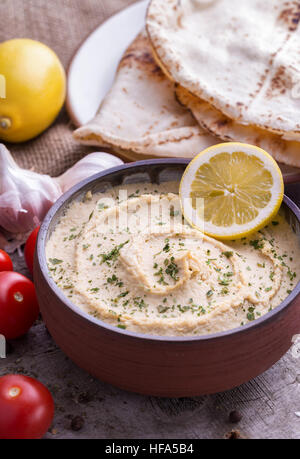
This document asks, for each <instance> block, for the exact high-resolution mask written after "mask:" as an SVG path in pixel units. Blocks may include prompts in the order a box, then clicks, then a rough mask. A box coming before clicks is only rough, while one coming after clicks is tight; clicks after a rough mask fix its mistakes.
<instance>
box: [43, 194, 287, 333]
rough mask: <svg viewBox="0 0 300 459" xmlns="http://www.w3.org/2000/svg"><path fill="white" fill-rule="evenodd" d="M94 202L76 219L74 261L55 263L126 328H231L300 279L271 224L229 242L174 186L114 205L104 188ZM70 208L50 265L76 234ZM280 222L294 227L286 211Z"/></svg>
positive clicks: (103, 314) (89, 306) (92, 307)
mask: <svg viewBox="0 0 300 459" xmlns="http://www.w3.org/2000/svg"><path fill="white" fill-rule="evenodd" d="M81 204H82V203H81ZM83 205H84V204H82V206H83ZM76 206H77V207H78V206H79V204H75V207H76ZM91 206H92V205H91V203H90V204H89V205H88V211H89V218H88V219H87V218H85V219H82V221H81V224H80V225H76V227H75V228H73V232H72V231H71V230H72V228H71V229H70V228H69V231H71V236H69V237H67V242H68V249H67V250H66V249H65V251H66V259H67V261H66V260H58V261H61V263H59V264H58V266H55V267H54V268H53V267H52V268H50V269H52V275H53V277H54V279H56V281H57V283H58V285H59V286H60V287H61V288H62V289H63V290H65V292H68V293H69V296H70V297H71V298H72V300H73V301H74V302H75V303H76V304H78V305H79V306H80V307H82V308H83V309H85V310H87V311H88V312H89V313H91V314H92V315H94V316H95V317H98V318H99V319H101V320H104V321H106V322H109V323H111V324H114V325H116V326H118V327H120V328H128V329H130V330H134V331H139V332H142V333H149V334H156V335H191V334H206V333H212V332H218V331H223V330H227V329H230V328H234V327H237V326H239V325H241V324H244V323H247V322H248V321H250V320H254V319H255V318H256V317H259V316H260V315H262V314H264V313H266V312H267V311H268V310H269V309H270V308H271V307H273V306H276V305H277V304H279V303H280V301H281V299H282V294H283V290H284V289H285V288H287V286H288V283H289V281H290V284H292V283H295V278H296V277H295V276H296V275H295V276H294V278H293V279H291V276H290V278H289V276H287V272H290V273H293V271H292V270H291V268H290V267H288V266H287V264H286V263H285V262H284V261H283V260H284V258H282V256H280V255H279V254H278V251H277V249H276V250H275V248H274V247H277V246H276V244H275V243H274V238H273V237H272V234H269V233H268V230H267V229H266V230H265V232H264V231H262V232H261V233H260V234H258V235H256V236H255V237H257V239H254V240H243V241H237V242H232V243H230V244H226V245H225V244H223V243H222V242H219V241H217V240H215V239H212V238H210V237H208V236H206V235H204V234H202V233H201V232H200V231H197V230H195V229H192V228H191V227H190V226H189V225H187V224H185V223H184V222H183V221H182V215H181V213H180V202H179V197H178V195H175V194H173V193H166V194H160V193H157V194H152V193H151V194H140V195H138V193H136V194H135V195H134V197H132V198H131V199H126V200H124V201H123V202H120V201H119V200H114V201H112V202H110V203H109V204H108V205H106V204H104V203H103V197H102V196H100V199H99V196H98V201H97V202H96V201H95V200H94V201H93V211H92V212H90V210H91V208H92V207H91ZM77 212H78V209H77ZM70 216H71V217H72V218H73V217H74V218H75V212H74V215H73V214H72V212H71V213H70V214H69V217H70ZM67 217H68V214H67V215H66V216H65V217H64V219H63V221H62V222H61V223H60V224H59V225H58V227H57V229H56V231H55V233H56V235H55V234H54V235H53V236H52V238H51V240H50V242H49V247H47V251H48V259H49V267H50V266H51V260H52V261H53V258H51V257H53V255H54V252H55V251H56V250H57V249H58V247H59V242H58V241H57V239H58V234H59V229H60V230H61V231H62V236H64V240H66V236H65V235H66V234H68V233H67V230H66V228H64V224H65V223H66V221H67ZM72 218H71V219H72ZM74 218H73V220H72V223H69V226H70V225H71V224H74ZM279 224H280V225H284V228H285V231H286V230H287V228H289V227H288V225H287V223H286V222H285V221H284V219H283V218H282V217H278V221H276V222H274V228H273V229H272V230H271V231H278V229H277V226H280V225H279ZM275 227H276V228H275ZM63 228H64V229H63ZM289 231H290V234H291V235H292V231H291V229H290V228H289ZM75 233H76V234H75ZM72 234H74V237H73V236H72ZM62 236H61V237H62ZM69 240H70V242H69ZM283 252H284V257H285V259H287V257H288V254H286V253H285V252H286V251H283ZM56 253H57V252H56ZM289 255H291V254H289ZM290 258H291V256H290ZM54 260H55V259H54ZM54 263H55V262H54ZM54 270H55V272H53V271H54ZM286 271H287V272H286ZM66 272H67V275H66ZM59 276H60V277H59ZM286 296H287V293H286Z"/></svg>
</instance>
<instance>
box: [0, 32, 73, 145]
mask: <svg viewBox="0 0 300 459" xmlns="http://www.w3.org/2000/svg"><path fill="white" fill-rule="evenodd" d="M65 96H66V75H65V71H64V68H63V66H62V64H61V62H60V60H59V59H58V57H57V55H56V54H55V53H54V52H53V51H52V50H51V49H50V48H49V47H48V46H46V45H44V44H43V43H40V42H38V41H34V40H29V39H23V38H20V39H14V40H9V41H6V42H3V43H1V44H0V139H1V140H4V141H7V142H23V141H26V140H29V139H32V138H33V137H36V136H37V135H39V134H40V133H41V132H43V131H44V130H45V129H46V128H47V127H48V126H50V124H51V123H52V122H53V121H54V119H55V118H56V116H57V115H58V113H59V111H60V109H61V108H62V106H63V103H64V100H65Z"/></svg>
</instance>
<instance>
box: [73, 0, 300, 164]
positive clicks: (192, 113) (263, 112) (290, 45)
mask: <svg viewBox="0 0 300 459" xmlns="http://www.w3.org/2000/svg"><path fill="white" fill-rule="evenodd" d="M299 21H300V1H283V0H264V1H263V2H262V1H261V0H152V1H151V2H150V5H149V8H148V13H147V18H146V32H147V34H146V32H145V31H143V32H142V33H141V34H140V35H139V36H138V38H137V39H136V40H135V42H134V43H133V44H132V45H131V47H130V48H129V49H128V50H127V52H126V53H125V55H124V57H123V59H122V61H121V63H120V66H119V69H118V72H117V76H116V79H115V83H114V85H113V87H112V89H111V91H110V93H109V94H108V96H107V97H106V98H105V100H104V101H103V103H102V104H101V107H100V109H99V111H98V114H97V116H96V117H95V119H94V120H92V121H91V122H90V123H88V124H87V125H86V126H84V127H82V128H80V129H78V130H76V131H75V133H74V135H75V138H76V139H78V140H79V141H80V142H82V143H86V144H90V145H99V146H110V147H113V149H114V150H115V151H117V152H123V153H126V154H127V156H128V155H133V157H134V158H135V159H136V157H139V156H141V155H147V156H149V157H155V156H161V157H164V156H167V157H179V156H182V157H193V156H195V155H196V154H197V153H199V152H200V151H201V150H203V149H204V148H206V147H208V146H210V145H213V144H215V143H218V142H221V141H240V142H246V143H250V144H254V145H257V146H260V147H262V148H264V149H265V150H267V151H268V152H269V153H270V154H272V155H273V157H274V158H275V159H276V160H277V161H279V162H281V163H284V164H288V165H291V166H297V167H300V53H299V43H300V26H299Z"/></svg>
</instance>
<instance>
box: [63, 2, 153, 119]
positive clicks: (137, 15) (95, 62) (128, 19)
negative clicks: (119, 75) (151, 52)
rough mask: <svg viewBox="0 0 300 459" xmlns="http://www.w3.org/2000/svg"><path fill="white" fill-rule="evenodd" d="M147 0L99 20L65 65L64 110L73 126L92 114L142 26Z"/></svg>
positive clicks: (93, 114) (107, 89)
mask: <svg viewBox="0 0 300 459" xmlns="http://www.w3.org/2000/svg"><path fill="white" fill-rule="evenodd" d="M148 3H149V0H143V1H139V2H137V3H134V4H133V5H131V6H129V7H128V8H125V9H124V10H123V11H121V12H119V13H117V14H116V15H115V16H112V17H111V18H110V19H108V20H107V21H106V22H104V23H103V24H101V25H100V26H99V27H98V28H97V29H96V30H94V32H92V33H91V35H90V36H89V37H88V38H87V39H86V40H85V41H84V43H83V44H82V45H81V46H80V48H79V49H78V51H77V53H76V54H75V56H74V57H73V60H72V62H71V64H70V66H69V71H68V96H67V110H68V112H69V115H70V117H71V119H72V121H73V123H74V124H75V125H76V126H78V127H79V126H82V125H83V124H86V123H87V122H88V121H90V120H91V119H92V118H93V117H94V116H95V114H96V112H97V110H98V108H99V105H100V103H101V102H102V100H103V98H104V97H105V96H106V94H107V92H108V91H109V89H110V88H111V86H112V83H113V80H114V77H115V73H116V70H117V66H118V64H119V61H120V60H121V57H122V55H123V54H124V52H125V51H126V49H127V48H128V46H129V45H130V43H131V42H132V41H133V40H134V38H135V37H136V35H137V34H138V33H139V32H140V31H141V30H142V28H143V26H144V24H145V16H146V11H147V7H148Z"/></svg>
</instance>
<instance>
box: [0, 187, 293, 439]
mask: <svg viewBox="0 0 300 459" xmlns="http://www.w3.org/2000/svg"><path fill="white" fill-rule="evenodd" d="M286 193H287V194H288V195H289V196H290V197H291V198H292V199H294V200H295V201H296V202H298V203H299V204H300V185H290V186H288V187H287V190H286ZM13 261H14V266H15V269H16V270H18V271H20V272H21V273H23V274H25V275H27V276H28V271H27V269H26V267H25V263H24V260H23V258H20V257H18V256H17V255H15V256H14V257H13ZM66 326H67V324H66ZM299 334H300V330H299ZM9 348H10V349H9V354H8V355H7V358H6V359H3V360H0V375H4V374H7V373H22V374H26V375H29V376H33V377H36V378H38V379H39V380H40V381H42V382H43V383H44V384H46V385H47V386H48V388H49V389H50V390H51V392H52V394H53V397H54V400H55V405H56V414H55V419H54V423H53V426H52V427H51V429H50V430H49V432H48V433H47V434H46V438H53V439H56V438H107V439H120V438H122V439H130V438H140V439H142V438H145V439H147V438H155V439H196V438H214V439H218V438H223V437H224V436H229V435H230V432H231V431H233V430H234V431H238V434H233V435H241V436H242V437H246V438H252V439H254V438H267V439H272V438H283V439H286V438H290V439H300V415H299V412H300V356H299V358H295V357H293V354H292V352H291V351H289V352H288V353H287V354H286V355H285V356H284V357H283V358H282V359H281V360H280V361H279V362H278V363H277V364H276V365H274V366H273V367H272V368H271V369H269V370H268V371H266V372H265V373H264V374H262V375H260V376H259V377H257V378H256V379H255V380H252V381H250V382H249V383H247V384H244V385H242V386H240V387H238V388H236V389H233V390H231V391H228V392H225V393H219V394H216V395H210V396H205V397H195V398H180V399H162V398H156V397H146V396H141V395H137V394H132V393H128V392H125V391H122V390H119V389H117V388H115V387H112V386H110V385H108V384H104V383H102V382H101V381H97V380H95V379H93V378H92V377H91V376H90V375H89V374H87V373H86V372H84V371H82V370H81V369H79V368H78V367H77V366H76V365H75V364H73V363H72V362H71V361H70V360H69V359H68V358H67V357H66V356H65V355H64V354H63V353H62V352H61V351H60V349H59V348H58V347H57V346H56V345H55V343H54V342H53V340H52V338H51V336H50V335H49V334H48V332H47V330H46V328H45V325H44V324H43V322H42V321H40V322H39V323H37V324H35V325H34V326H33V327H32V329H31V330H30V332H29V333H28V334H27V335H26V336H25V337H24V338H22V339H20V340H15V341H13V342H12V343H11V344H10V346H9ZM233 410H238V411H239V412H240V413H241V415H242V419H241V421H240V422H239V423H238V424H232V423H230V422H229V413H230V412H231V411H233Z"/></svg>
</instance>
